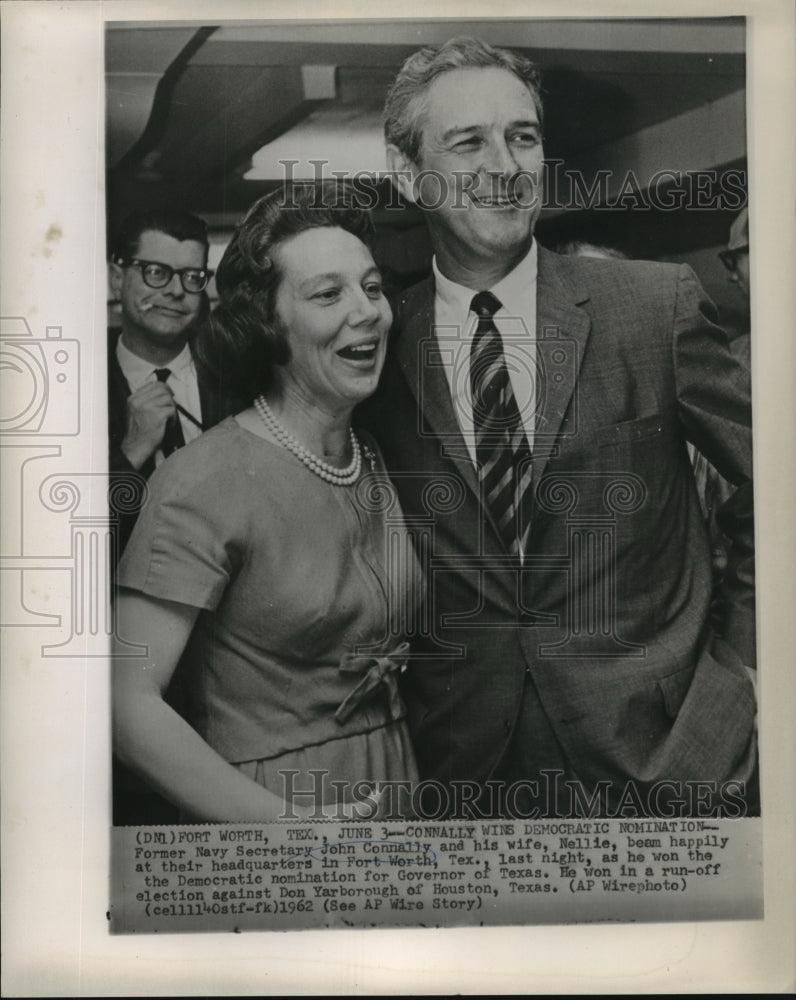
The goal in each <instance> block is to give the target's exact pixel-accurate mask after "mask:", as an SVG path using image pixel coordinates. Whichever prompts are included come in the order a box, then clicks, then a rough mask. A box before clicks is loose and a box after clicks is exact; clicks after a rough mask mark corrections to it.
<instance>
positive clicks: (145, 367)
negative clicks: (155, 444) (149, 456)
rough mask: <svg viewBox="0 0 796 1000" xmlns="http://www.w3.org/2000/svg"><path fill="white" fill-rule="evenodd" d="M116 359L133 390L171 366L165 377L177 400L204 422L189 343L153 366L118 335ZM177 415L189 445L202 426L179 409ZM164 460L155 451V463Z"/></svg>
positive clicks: (151, 380)
mask: <svg viewBox="0 0 796 1000" xmlns="http://www.w3.org/2000/svg"><path fill="white" fill-rule="evenodd" d="M116 359H117V360H118V362H119V367H120V368H121V370H122V375H124V377H125V378H126V379H127V384H128V385H129V386H130V392H135V391H136V389H140V388H141V386H143V385H146V383H147V382H157V375H155V372H156V371H157V369H159V368H168V369H170V370H171V374H170V375H169V377H168V378H167V379H166V385H167V386H168V387H169V389H171V391H172V392H173V393H174V399H175V400H176V402H178V403H179V404H180V406H182V407H183V409H185V410H187V411H188V412H189V413H191V414H193V416H194V417H196V419H197V420H198V421H200V422H201V420H202V406H201V403H200V401H199V383H198V381H197V378H196V365H195V364H194V361H193V357H192V355H191V352H190V350H189V348H188V345H187V344H186V345H185V346H184V347H183V349H182V350H181V351H180V353H179V354H178V355H177V357H176V358H172V359H171V361H169V362H168V363H167V364H163V365H153V364H152V362H151V361H144V359H143V358H139V357H138V355H137V354H133V352H132V351H131V350H130V349H129V348H127V347H125V345H124V344H123V343H122V338H121V337H119V339H118V340H117V341H116ZM177 417H178V419H179V421H180V426H181V427H182V433H183V436H184V437H185V443H186V444H188V442H189V441H193V440H194V438H198V437H199V435H200V434H201V433H202V430H201V428H200V427H197V426H196V424H194V423H193V421H191V420H189V419H188V418H187V417H184V416H183V415H182V414H181V413H180V412H179V410H178V411H177ZM162 461H163V452H162V451H161V450H160V448H158V450H157V451H156V452H155V464H156V465H160V463H161V462H162Z"/></svg>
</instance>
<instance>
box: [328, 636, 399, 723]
mask: <svg viewBox="0 0 796 1000" xmlns="http://www.w3.org/2000/svg"><path fill="white" fill-rule="evenodd" d="M408 656H409V643H408V642H402V643H401V645H400V646H397V647H396V648H395V649H394V650H393V651H392V652H391V653H378V654H377V653H360V654H357V653H346V654H345V656H344V657H343V658H342V660H341V661H340V670H341V671H342V672H343V673H346V674H364V676H363V678H362V680H361V681H360V682H359V684H357V686H356V687H355V688H354V690H353V691H351V692H350V694H348V695H347V697H346V698H345V700H344V701H343V702H342V704H341V705H340V707H339V708H338V709H337V711H336V712H335V714H334V717H335V718H336V719H337V721H338V722H340V723H344V722H347V721H348V720H349V719H350V718H351V716H352V715H353V713H354V712H355V710H356V709H357V708H358V707H359V706H360V705H361V704H362V702H363V701H365V700H366V699H367V698H369V697H370V695H371V694H372V693H373V692H374V691H375V690H376V688H378V687H379V685H380V684H383V685H384V686H385V687H386V688H387V696H388V698H389V710H390V718H392V719H399V718H400V717H401V710H402V708H403V706H402V704H401V696H400V694H399V693H398V681H397V680H396V677H395V675H396V673H397V672H398V671H399V670H401V669H402V668H403V667H405V666H406V660H407V658H408Z"/></svg>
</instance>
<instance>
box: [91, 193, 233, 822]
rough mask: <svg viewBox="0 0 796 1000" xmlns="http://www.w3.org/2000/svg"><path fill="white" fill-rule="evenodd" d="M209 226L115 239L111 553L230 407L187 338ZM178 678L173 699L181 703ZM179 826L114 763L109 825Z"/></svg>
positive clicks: (169, 215) (176, 220)
mask: <svg viewBox="0 0 796 1000" xmlns="http://www.w3.org/2000/svg"><path fill="white" fill-rule="evenodd" d="M207 253H208V238H207V226H206V225H205V223H204V222H203V221H202V220H201V219H199V218H197V217H196V216H194V215H189V214H187V213H185V212H178V211H174V210H163V211H158V210H155V211H144V212H134V213H133V214H132V215H130V216H128V217H127V219H126V220H125V221H124V223H123V224H122V226H121V229H120V230H119V232H118V234H117V236H116V238H115V239H114V241H113V245H112V254H111V263H110V273H109V281H110V287H111V291H112V292H113V294H114V297H115V298H116V299H117V300H118V301H119V303H120V305H121V329H112V330H111V331H110V339H109V343H108V416H109V426H108V432H109V445H110V456H109V470H110V490H109V501H110V505H111V508H112V510H113V511H114V512H115V513H116V515H117V525H118V536H117V546H116V553H115V556H116V558H117V559H118V557H119V556H120V555H121V553H122V551H123V549H124V547H125V545H126V543H127V540H128V539H129V537H130V534H131V533H132V530H133V528H134V526H135V521H136V518H137V516H138V510H139V507H140V502H141V497H142V495H143V490H141V489H140V488H137V487H140V486H141V483H138V484H136V483H135V477H140V479H141V480H146V479H148V478H149V477H150V476H151V474H152V473H153V471H154V470H155V468H156V466H157V465H159V464H160V463H161V462H163V461H164V460H165V459H166V458H167V457H168V456H169V455H170V454H171V453H172V452H173V451H174V450H175V449H177V448H181V447H182V446H183V445H185V444H187V443H189V442H190V441H192V440H193V439H194V438H196V437H198V436H199V435H200V434H201V433H202V431H204V430H207V429H208V428H210V427H212V426H213V425H214V424H216V423H218V421H219V420H220V419H222V417H225V416H227V415H228V414H229V413H230V412H232V409H233V407H232V406H231V405H230V404H229V403H228V401H227V400H226V399H225V398H224V397H223V396H222V395H221V394H220V393H219V392H218V390H217V387H216V384H215V383H216V380H215V379H214V377H213V375H212V373H210V372H208V371H207V370H206V369H204V368H202V367H201V366H200V365H199V364H198V361H197V359H196V358H195V356H194V351H193V341H194V339H195V335H196V333H197V331H198V328H199V325H200V323H201V321H202V320H203V318H204V317H205V316H206V314H207V311H208V304H207V296H206V293H205V289H206V287H207V283H208V281H209V280H210V277H211V276H212V273H213V272H212V271H210V270H209V269H208V267H207ZM183 697H184V696H183V694H182V693H181V688H180V686H179V682H178V683H177V684H175V685H172V688H171V689H170V692H169V698H170V700H171V701H172V703H173V704H174V705H175V706H177V707H179V706H180V705H181V704H182V701H183ZM143 818H145V821H146V822H147V823H176V822H178V820H179V816H178V814H177V811H176V810H175V809H174V808H173V807H172V806H171V805H170V804H169V803H167V802H166V801H165V800H163V799H161V798H160V797H159V796H158V795H156V794H155V793H153V792H151V791H150V790H149V789H148V788H147V787H146V786H144V785H143V784H142V782H141V781H140V780H139V779H138V778H137V777H136V775H134V774H133V773H132V772H131V771H129V770H128V769H127V768H125V767H124V766H122V765H121V764H120V763H119V762H118V761H116V760H114V766H113V821H114V823H115V824H117V825H119V824H121V825H124V824H126V823H129V822H143V821H144V819H143Z"/></svg>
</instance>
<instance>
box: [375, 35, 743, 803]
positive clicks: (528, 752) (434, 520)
mask: <svg viewBox="0 0 796 1000" xmlns="http://www.w3.org/2000/svg"><path fill="white" fill-rule="evenodd" d="M385 121H386V137H387V143H388V161H389V164H390V167H391V169H392V171H393V179H394V182H395V183H396V184H397V185H398V187H399V189H400V190H401V191H402V193H403V194H404V195H405V196H406V197H407V198H409V199H410V200H413V201H415V202H417V203H419V204H420V205H421V207H424V208H425V209H426V210H427V211H426V218H427V221H428V226H429V230H430V234H431V238H432V242H433V245H434V250H435V258H434V268H433V275H432V277H431V278H430V279H429V280H427V281H424V282H421V284H419V285H416V286H415V287H414V288H412V289H410V290H409V291H408V292H406V293H404V295H403V297H402V299H401V301H400V303H399V305H398V309H397V321H396V329H395V331H394V335H393V338H392V343H391V346H390V350H389V353H388V359H387V363H386V366H385V371H384V375H383V378H382V382H381V385H380V389H379V392H378V394H377V397H375V398H374V399H373V400H372V401H371V402H370V405H369V406H368V408H367V410H366V411H365V413H364V414H363V419H364V420H365V421H366V422H367V423H368V425H369V426H370V428H371V429H372V431H373V433H374V434H375V435H376V436H377V438H378V440H379V442H380V444H381V447H382V449H383V451H384V455H385V458H386V461H387V465H388V468H389V469H390V472H391V476H392V477H393V481H394V484H395V486H396V488H397V490H398V493H399V495H400V499H401V503H402V506H403V509H404V512H405V515H406V517H407V520H408V523H409V525H410V527H411V530H412V531H414V532H415V535H416V536H417V538H418V539H419V545H418V551H419V552H421V553H423V558H424V560H425V564H426V569H427V580H428V593H427V607H426V617H425V619H424V622H425V625H424V626H423V627H422V628H421V629H419V630H418V634H417V635H416V636H415V641H414V644H413V654H414V656H413V660H412V662H411V664H410V666H409V668H408V670H407V671H406V673H405V674H404V676H403V692H404V696H405V698H406V701H407V705H408V709H409V719H410V726H411V729H412V733H413V737H414V741H415V747H416V750H417V754H418V758H419V766H420V772H421V777H422V778H424V779H425V783H426V789H427V791H429V792H430V793H431V794H430V795H429V798H428V799H427V800H426V801H427V802H428V803H430V804H429V805H428V806H427V807H424V808H427V809H428V811H429V812H430V813H434V814H438V813H439V812H440V811H445V810H447V811H448V812H450V813H455V812H457V811H459V812H467V811H468V809H470V808H472V809H474V810H477V811H478V812H481V813H482V814H484V813H487V812H491V813H503V814H509V815H523V816H534V815H540V816H551V815H567V814H568V815H588V814H590V813H591V814H593V815H594V814H598V813H599V814H602V815H625V816H632V815H667V814H670V815H673V814H680V815H710V814H712V815H715V814H717V813H723V814H725V815H739V814H741V813H743V812H744V811H745V810H749V809H751V810H754V809H755V804H756V799H755V797H756V792H755V790H754V789H755V787H756V786H755V777H756V731H755V718H756V697H755V690H754V685H753V681H752V679H751V670H750V668H752V667H754V663H755V660H754V654H755V642H754V604H753V534H752V532H753V523H752V487H751V480H750V475H751V429H750V405H749V402H750V401H749V379H748V374H747V373H746V372H745V371H744V370H743V368H742V367H741V366H740V365H739V364H737V362H736V361H735V360H734V359H733V357H732V354H731V353H730V351H729V348H728V345H727V341H726V337H725V336H724V334H723V332H722V331H721V330H720V329H719V328H718V327H717V326H716V325H715V324H714V309H713V306H712V304H711V303H710V302H709V301H708V300H707V299H706V298H705V296H704V294H703V293H702V290H701V288H700V286H699V284H698V282H697V280H696V279H695V277H694V275H693V273H692V272H691V270H690V269H689V268H688V267H678V266H676V265H665V264H655V263H649V262H634V261H613V260H593V259H581V258H573V257H561V256H558V255H556V254H553V253H550V252H548V251H546V250H544V249H543V248H541V247H538V246H537V244H536V242H535V240H534V238H533V230H534V224H535V221H536V218H537V215H538V211H539V202H540V198H539V190H540V180H539V175H540V171H541V168H542V162H543V152H542V138H541V121H542V106H541V100H540V97H539V90H538V79H537V75H536V70H535V69H534V67H533V65H532V64H530V63H529V62H528V61H527V60H526V59H524V58H523V57H521V56H519V55H518V54H515V53H511V52H508V51H506V50H499V49H494V48H492V47H491V46H489V45H486V44H485V43H483V42H480V41H478V40H476V39H457V40H453V41H451V42H448V43H446V44H445V45H443V46H442V47H441V48H439V49H432V48H428V49H423V50H421V51H419V52H418V53H415V55H413V56H412V57H410V58H409V59H408V60H407V62H406V63H405V64H404V67H403V68H402V70H401V71H400V73H399V76H398V78H397V79H396V81H395V84H394V85H393V87H392V89H391V92H390V94H389V96H388V99H387V105H386V109H385ZM687 440H691V441H693V442H694V443H695V444H696V445H697V446H698V447H699V448H700V449H702V450H704V452H705V454H707V455H709V456H710V458H711V460H712V461H713V462H714V463H715V465H716V467H717V468H719V469H720V470H721V471H722V473H723V474H724V475H725V476H726V477H727V479H729V480H731V481H732V482H733V483H734V484H736V485H737V487H738V489H737V491H736V493H735V494H734V496H733V497H732V498H731V500H730V501H729V502H728V503H727V504H725V507H724V509H723V511H722V523H723V527H724V530H725V531H726V533H727V534H728V536H729V537H730V538H732V540H733V546H732V551H731V554H730V565H729V567H728V572H727V574H726V575H725V578H724V582H723V592H722V595H721V596H722V600H723V609H724V613H723V618H722V625H721V631H720V633H717V632H714V631H713V629H712V627H711V624H710V618H709V608H710V605H711V596H712V595H711V564H710V552H709V547H708V543H707V538H706V533H705V527H704V523H703V519H702V517H701V515H700V510H699V503H698V500H697V495H696V491H695V488H694V481H693V476H692V473H691V467H690V464H689V459H688V452H687V447H686V442H687ZM475 803H477V805H476V804H475Z"/></svg>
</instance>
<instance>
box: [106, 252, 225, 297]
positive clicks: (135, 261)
mask: <svg viewBox="0 0 796 1000" xmlns="http://www.w3.org/2000/svg"><path fill="white" fill-rule="evenodd" d="M115 263H116V264H118V265H119V266H120V267H138V268H140V269H141V277H142V279H143V281H144V284H145V285H146V286H147V288H166V287H167V286H168V285H170V284H171V281H172V279H173V277H174V275H175V274H178V275H179V276H180V284H181V285H182V288H183V291H184V292H187V293H188V294H189V295H198V294H199V293H200V292H203V291H204V290H205V288H207V283H208V281H210V279H211V278H212V277H213V275H214V274H215V271H212V270H211V269H210V268H209V267H180V268H176V267H171V266H170V265H168V264H162V263H161V262H160V261H159V260H141V259H140V258H139V257H130V258H127V257H117V258H116V260H115ZM152 266H154V267H159V268H162V270H163V271H164V272H165V273H166V274H167V276H168V277H167V278H166V280H165V281H161V282H160V283H158V282H153V281H152V275H151V274H150V275H147V268H148V267H152ZM192 274H193V275H196V276H197V277H198V280H199V281H200V282H201V283H202V284H201V286H200V287H199V288H189V287H188V285H186V283H185V281H186V276H187V275H192Z"/></svg>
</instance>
